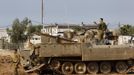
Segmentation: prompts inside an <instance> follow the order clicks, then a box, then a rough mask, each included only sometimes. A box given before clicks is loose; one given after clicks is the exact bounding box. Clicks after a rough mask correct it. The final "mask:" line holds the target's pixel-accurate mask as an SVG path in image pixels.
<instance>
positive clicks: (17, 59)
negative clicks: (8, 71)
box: [13, 49, 20, 75]
mask: <svg viewBox="0 0 134 75" xmlns="http://www.w3.org/2000/svg"><path fill="white" fill-rule="evenodd" d="M13 65H14V75H18V68H19V65H20V54H19V53H18V52H17V49H14V57H13Z"/></svg>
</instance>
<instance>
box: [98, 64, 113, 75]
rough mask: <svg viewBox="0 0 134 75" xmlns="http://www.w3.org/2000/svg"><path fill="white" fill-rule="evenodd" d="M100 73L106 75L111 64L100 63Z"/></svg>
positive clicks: (109, 70)
mask: <svg viewBox="0 0 134 75" xmlns="http://www.w3.org/2000/svg"><path fill="white" fill-rule="evenodd" d="M100 72H102V73H104V74H107V73H110V72H111V64H110V63H109V62H102V63H101V64H100Z"/></svg>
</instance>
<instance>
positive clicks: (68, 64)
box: [39, 43, 134, 74]
mask: <svg viewBox="0 0 134 75" xmlns="http://www.w3.org/2000/svg"><path fill="white" fill-rule="evenodd" d="M39 57H40V58H51V63H50V64H51V67H53V68H55V69H58V70H60V71H61V72H62V73H64V74H72V73H76V74H84V73H90V74H96V73H99V72H100V73H104V74H108V73H110V72H112V71H114V72H118V73H126V72H127V71H128V70H129V68H130V67H132V65H133V64H134V62H133V59H134V47H132V46H129V45H128V46H127V45H124V46H121V45H95V46H91V45H90V44H78V43H64V44H56V43H53V44H52V43H51V44H41V45H40V49H39Z"/></svg>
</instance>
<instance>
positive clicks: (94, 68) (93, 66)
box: [87, 62, 99, 74]
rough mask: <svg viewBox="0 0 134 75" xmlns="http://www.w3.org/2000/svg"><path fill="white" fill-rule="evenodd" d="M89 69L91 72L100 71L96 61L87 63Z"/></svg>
mask: <svg viewBox="0 0 134 75" xmlns="http://www.w3.org/2000/svg"><path fill="white" fill-rule="evenodd" d="M87 71H88V73H91V74H96V73H97V72H98V71H99V66H98V64H97V63H96V62H91V63H89V64H88V65H87Z"/></svg>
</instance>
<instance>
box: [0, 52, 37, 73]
mask: <svg viewBox="0 0 134 75" xmlns="http://www.w3.org/2000/svg"><path fill="white" fill-rule="evenodd" d="M12 55H13V52H12V51H3V50H0V75H14V65H13V63H12ZM18 71H19V75H37V74H34V73H32V74H26V73H25V72H24V69H23V68H22V67H21V66H20V68H19V70H18Z"/></svg>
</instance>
